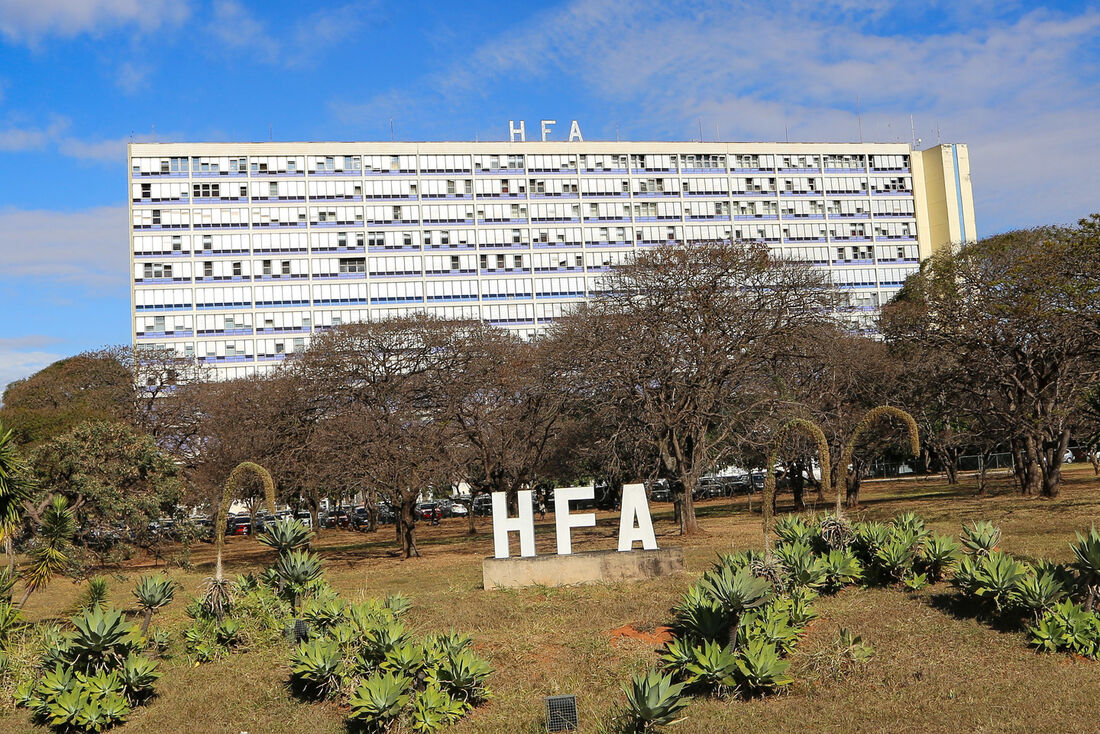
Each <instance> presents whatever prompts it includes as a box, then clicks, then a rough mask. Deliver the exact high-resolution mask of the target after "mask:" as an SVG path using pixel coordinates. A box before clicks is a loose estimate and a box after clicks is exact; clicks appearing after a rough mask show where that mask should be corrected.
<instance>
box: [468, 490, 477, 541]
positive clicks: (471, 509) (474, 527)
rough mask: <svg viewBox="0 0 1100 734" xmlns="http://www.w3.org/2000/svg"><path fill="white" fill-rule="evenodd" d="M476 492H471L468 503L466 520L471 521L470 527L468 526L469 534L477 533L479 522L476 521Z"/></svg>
mask: <svg viewBox="0 0 1100 734" xmlns="http://www.w3.org/2000/svg"><path fill="white" fill-rule="evenodd" d="M474 497H475V495H474V493H473V492H471V493H470V503H469V504H468V505H466V520H467V522H468V523H469V527H467V528H466V534H467V535H477V523H475V522H474Z"/></svg>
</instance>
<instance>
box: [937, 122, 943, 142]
mask: <svg viewBox="0 0 1100 734" xmlns="http://www.w3.org/2000/svg"><path fill="white" fill-rule="evenodd" d="M941 144H943V141H942V140H940V126H939V125H936V145H941Z"/></svg>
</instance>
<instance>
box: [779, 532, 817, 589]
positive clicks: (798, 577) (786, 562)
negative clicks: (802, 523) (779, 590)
mask: <svg viewBox="0 0 1100 734" xmlns="http://www.w3.org/2000/svg"><path fill="white" fill-rule="evenodd" d="M775 555H776V558H777V559H778V560H779V563H780V565H781V566H783V572H784V573H783V578H784V580H785V581H786V587H787V588H788V589H793V588H809V589H816V588H818V587H820V586H821V585H822V584H824V582H825V569H824V567H823V566H822V564H821V562H820V560H819V559H818V557H817V556H816V555H814V552H813V549H812V548H811V547H810V544H809V543H808V542H805V541H802V540H797V541H793V542H789V543H784V544H783V545H781V546H779V547H778V548H777V549H776V551H775Z"/></svg>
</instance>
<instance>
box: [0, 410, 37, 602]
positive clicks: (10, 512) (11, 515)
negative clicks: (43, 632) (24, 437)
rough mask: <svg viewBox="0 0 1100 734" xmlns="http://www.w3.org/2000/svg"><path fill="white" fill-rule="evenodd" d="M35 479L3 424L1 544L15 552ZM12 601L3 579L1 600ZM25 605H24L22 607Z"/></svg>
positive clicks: (0, 443)
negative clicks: (14, 536)
mask: <svg viewBox="0 0 1100 734" xmlns="http://www.w3.org/2000/svg"><path fill="white" fill-rule="evenodd" d="M34 484H35V483H34V480H33V478H32V477H31V472H30V471H29V469H28V468H27V465H26V462H24V460H23V457H22V456H20V455H19V449H18V448H17V447H16V445H15V439H14V438H13V436H12V432H11V431H10V430H4V425H3V424H2V423H0V542H3V544H4V546H5V547H6V548H8V549H9V551H10V549H11V542H12V534H13V533H14V532H15V528H16V527H17V525H18V524H19V520H20V518H22V516H23V506H24V504H23V503H24V502H26V501H27V500H29V499H30V497H31V492H32V491H33V490H34ZM13 577H14V574H13V573H11V572H10V571H9V573H8V575H7V577H6V579H7V580H10V581H12V582H14V581H15V579H14V578H13ZM5 594H6V595H7V600H8V601H10V600H11V586H10V584H9V585H8V586H7V589H6V590H5V588H4V579H3V578H0V600H3V599H4V598H5ZM20 606H22V605H20Z"/></svg>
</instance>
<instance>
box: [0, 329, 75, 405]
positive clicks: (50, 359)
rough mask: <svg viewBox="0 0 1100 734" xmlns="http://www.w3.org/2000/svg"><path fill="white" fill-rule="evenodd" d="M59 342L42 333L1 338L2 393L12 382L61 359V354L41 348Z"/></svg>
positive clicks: (1, 393)
mask: <svg viewBox="0 0 1100 734" xmlns="http://www.w3.org/2000/svg"><path fill="white" fill-rule="evenodd" d="M57 342H58V340H57V339H54V338H52V337H48V336H45V335H42V334H35V335H31V336H23V337H6V338H0V395H3V392H4V388H6V387H7V386H8V385H9V384H10V383H12V382H15V381H16V380H20V379H22V378H24V377H28V376H30V375H33V374H34V373H35V372H37V371H39V370H40V369H42V368H43V367H45V366H47V365H49V364H52V363H54V362H56V361H57V360H59V359H61V357H62V355H61V354H56V353H54V352H47V351H43V350H42V349H41V348H42V347H48V346H50V345H51V344H56V343H57Z"/></svg>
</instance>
